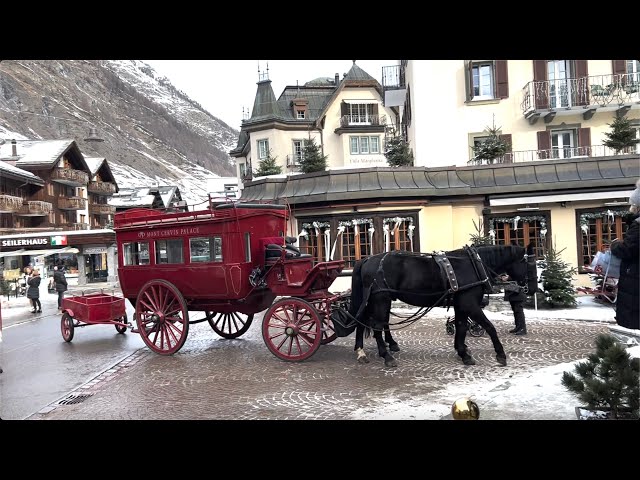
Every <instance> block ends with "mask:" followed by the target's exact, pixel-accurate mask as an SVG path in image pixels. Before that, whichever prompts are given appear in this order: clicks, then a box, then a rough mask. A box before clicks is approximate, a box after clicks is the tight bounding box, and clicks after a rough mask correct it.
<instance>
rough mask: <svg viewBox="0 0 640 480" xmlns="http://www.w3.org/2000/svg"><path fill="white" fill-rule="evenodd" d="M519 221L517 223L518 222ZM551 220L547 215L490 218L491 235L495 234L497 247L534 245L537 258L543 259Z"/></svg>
mask: <svg viewBox="0 0 640 480" xmlns="http://www.w3.org/2000/svg"><path fill="white" fill-rule="evenodd" d="M516 219H517V221H516ZM548 224H549V219H548V217H547V216H546V215H534V216H525V215H516V214H511V215H509V216H508V217H491V218H489V232H488V233H489V235H491V232H493V235H492V236H493V237H494V238H495V244H496V245H513V244H516V245H519V246H521V247H526V246H527V245H529V244H530V243H531V244H533V249H534V254H535V255H536V257H538V258H539V259H540V258H543V256H544V254H545V249H546V239H547V238H549V237H550V234H549V233H548V231H547V225H548Z"/></svg>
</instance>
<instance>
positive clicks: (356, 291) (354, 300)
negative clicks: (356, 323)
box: [349, 259, 366, 317]
mask: <svg viewBox="0 0 640 480" xmlns="http://www.w3.org/2000/svg"><path fill="white" fill-rule="evenodd" d="M365 260H366V259H365ZM365 260H358V261H357V262H356V264H355V265H354V266H353V273H351V305H349V313H350V314H351V315H352V316H353V317H355V316H356V314H357V313H358V311H359V310H360V305H362V299H363V298H364V295H363V293H364V290H363V284H362V275H361V273H360V271H361V270H362V265H363V264H364V262H365Z"/></svg>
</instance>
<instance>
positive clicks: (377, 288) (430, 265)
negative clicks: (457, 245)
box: [349, 245, 538, 367]
mask: <svg viewBox="0 0 640 480" xmlns="http://www.w3.org/2000/svg"><path fill="white" fill-rule="evenodd" d="M532 253H533V249H532V247H531V245H529V246H528V247H527V248H526V249H525V248H524V247H519V246H514V245H508V246H503V245H499V246H493V245H492V246H477V247H475V246H471V247H466V246H465V247H464V248H462V249H458V250H453V251H449V252H443V254H441V255H436V254H425V253H412V252H405V251H393V252H388V253H380V254H378V255H373V256H370V257H367V258H365V259H363V260H359V261H358V262H356V264H355V266H354V268H353V275H352V279H351V304H350V308H349V313H350V315H351V316H352V317H355V318H356V321H357V326H356V343H355V348H354V350H355V351H356V354H357V358H358V361H359V362H361V363H368V362H369V360H368V359H367V355H366V354H365V352H364V349H363V337H364V332H365V329H367V330H369V331H370V330H373V336H374V338H375V339H376V343H377V345H378V354H379V355H380V356H381V357H383V358H384V363H385V366H387V367H396V366H397V362H396V360H395V358H394V357H393V356H392V355H391V352H390V351H394V352H397V351H399V350H400V348H399V347H398V343H397V342H396V341H395V340H394V339H393V337H392V336H391V332H390V330H389V313H390V310H391V301H392V300H400V301H402V302H405V303H407V304H409V305H414V306H419V307H435V306H448V305H451V304H452V305H453V309H454V312H455V326H456V332H455V340H454V348H455V350H456V352H457V353H458V355H459V356H460V358H461V359H462V362H463V363H464V364H465V365H474V364H475V361H474V359H473V357H471V355H470V354H469V352H468V350H467V346H466V344H465V338H466V335H467V318H471V319H472V320H474V321H475V322H476V323H478V324H479V325H480V326H482V327H483V328H484V329H485V331H486V332H487V333H488V334H489V336H490V337H491V341H492V342H493V347H494V349H495V351H496V359H497V361H498V363H499V364H500V365H503V366H505V365H506V364H507V355H506V354H505V352H504V348H503V347H502V344H501V343H500V340H499V339H498V334H497V333H496V329H495V327H494V326H493V324H492V323H491V322H490V321H489V319H488V318H487V317H486V316H485V314H484V312H483V311H482V299H483V295H484V293H488V292H490V291H491V289H492V287H491V280H492V279H495V278H497V277H498V276H500V275H502V274H505V273H506V274H508V275H509V277H510V278H511V280H512V281H516V282H517V283H518V284H519V285H520V286H521V287H523V288H525V289H528V294H529V295H533V294H534V293H535V291H536V288H537V284H538V283H537V282H538V279H537V272H536V265H535V262H534V261H532V260H533V258H532V257H533V255H532ZM529 259H531V260H529ZM528 260H529V261H528ZM383 331H384V334H385V335H384V336H385V340H386V342H387V343H388V344H389V348H388V349H387V345H386V344H385V341H383V338H382V332H383Z"/></svg>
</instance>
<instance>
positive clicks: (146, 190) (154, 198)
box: [109, 186, 187, 213]
mask: <svg viewBox="0 0 640 480" xmlns="http://www.w3.org/2000/svg"><path fill="white" fill-rule="evenodd" d="M109 205H110V206H112V207H113V208H115V211H116V213H118V212H123V211H125V210H129V209H131V208H158V209H168V208H185V207H186V206H187V204H186V202H185V201H184V200H182V195H181V193H180V189H179V188H178V187H176V186H157V187H135V188H123V189H121V190H120V191H119V192H118V193H116V194H114V195H113V196H112V197H111V198H110V199H109Z"/></svg>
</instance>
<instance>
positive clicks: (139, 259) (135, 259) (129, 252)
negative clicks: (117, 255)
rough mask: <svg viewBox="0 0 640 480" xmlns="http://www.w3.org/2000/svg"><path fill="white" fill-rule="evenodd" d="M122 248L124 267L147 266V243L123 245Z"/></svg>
mask: <svg viewBox="0 0 640 480" xmlns="http://www.w3.org/2000/svg"><path fill="white" fill-rule="evenodd" d="M122 248H123V253H122V257H123V259H124V264H125V266H126V265H149V242H133V243H124V244H123V245H122Z"/></svg>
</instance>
